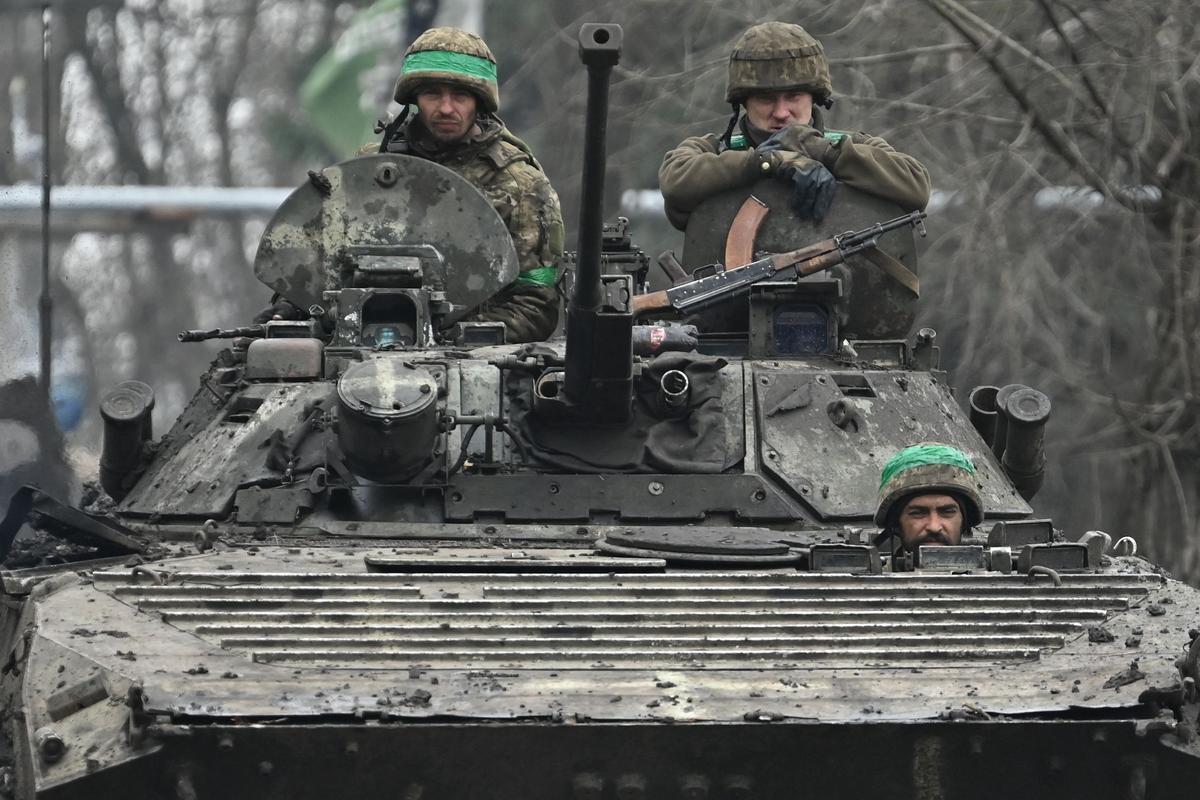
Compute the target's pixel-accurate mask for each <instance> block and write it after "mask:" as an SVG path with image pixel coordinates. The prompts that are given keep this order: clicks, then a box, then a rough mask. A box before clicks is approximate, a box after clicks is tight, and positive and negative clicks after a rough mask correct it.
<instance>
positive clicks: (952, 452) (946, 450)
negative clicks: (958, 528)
mask: <svg viewBox="0 0 1200 800" xmlns="http://www.w3.org/2000/svg"><path fill="white" fill-rule="evenodd" d="M940 493H945V494H951V495H953V496H955V497H957V498H958V499H959V502H960V504H961V505H962V507H963V509H962V510H963V516H964V517H965V523H966V525H965V528H972V527H974V526H976V525H978V524H979V523H980V522H983V500H982V499H981V498H980V496H979V489H978V487H977V485H976V483H975V466H974V465H973V464H972V463H971V461H970V459H968V458H967V456H966V454H965V453H963V452H962V451H961V450H959V449H958V448H956V447H950V446H948V445H944V444H937V443H932V442H928V443H923V444H917V445H913V446H912V447H906V448H904V449H903V450H901V451H900V452H899V453H897V454H896V455H894V456H892V458H891V459H889V460H888V462H887V464H885V465H884V467H883V473H882V475H881V476H880V479H879V504H878V505H877V506H876V507H875V524H876V525H878V526H879V527H881V528H886V527H889V526H892V525H895V522H896V517H897V515H898V514H899V512H900V511H901V509H902V508H903V506H904V503H905V502H906V501H907V500H908V499H909V498H910V497H912V496H913V495H919V494H940ZM964 530H965V529H964Z"/></svg>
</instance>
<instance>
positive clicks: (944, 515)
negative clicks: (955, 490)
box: [900, 494, 963, 552]
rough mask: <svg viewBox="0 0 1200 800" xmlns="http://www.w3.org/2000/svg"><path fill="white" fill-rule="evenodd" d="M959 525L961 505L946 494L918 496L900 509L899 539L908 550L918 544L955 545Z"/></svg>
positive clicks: (959, 528) (961, 523) (960, 523)
mask: <svg viewBox="0 0 1200 800" xmlns="http://www.w3.org/2000/svg"><path fill="white" fill-rule="evenodd" d="M962 527H963V515H962V508H961V507H959V505H958V501H957V500H956V499H954V498H953V497H951V496H950V495H948V494H922V495H917V496H915V497H913V498H910V499H909V501H908V502H907V503H905V504H904V508H902V509H900V538H901V540H903V542H904V548H905V549H906V550H908V551H909V552H912V551H914V550H915V549H916V548H917V547H919V546H920V545H926V546H928V545H945V544H958V543H959V542H961V541H962Z"/></svg>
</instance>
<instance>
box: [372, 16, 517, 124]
mask: <svg viewBox="0 0 1200 800" xmlns="http://www.w3.org/2000/svg"><path fill="white" fill-rule="evenodd" d="M496 77H497V70H496V57H495V56H493V55H492V51H491V50H490V49H489V48H488V46H487V43H486V42H484V41H483V39H481V38H479V37H478V36H476V35H475V34H473V33H468V32H467V31H464V30H460V29H458V28H430V29H429V30H427V31H425V32H424V33H422V34H421V35H420V36H418V37H417V38H416V41H414V42H413V43H412V44H411V45H409V46H408V50H406V51H404V64H403V65H402V66H401V67H400V78H399V80H397V81H396V91H395V94H394V97H395V98H396V102H397V103H400V104H401V105H408V104H410V103H415V102H416V99H417V91H418V90H419V89H420V87H421V86H423V85H425V84H428V83H435V82H438V83H454V84H458V85H460V86H465V87H466V88H467V89H470V90H471V91H472V92H473V93H474V94H475V95H476V96H477V97H479V99H480V101H482V103H483V107H484V109H485V110H486V111H488V112H489V113H491V114H495V113H496V112H497V111H498V110H500V87H499V85H498V84H497V82H496Z"/></svg>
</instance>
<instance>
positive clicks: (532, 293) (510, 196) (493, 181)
mask: <svg viewBox="0 0 1200 800" xmlns="http://www.w3.org/2000/svg"><path fill="white" fill-rule="evenodd" d="M388 150H389V151H390V152H402V153H408V154H410V155H415V156H419V157H421V158H426V159H429V160H430V161H434V162H436V163H438V164H441V165H442V166H444V167H447V168H448V169H452V170H454V171H455V172H457V173H458V174H459V175H462V176H463V177H464V178H466V179H467V180H468V181H470V182H471V184H472V185H473V186H475V187H476V188H477V189H479V191H481V192H483V194H484V196H485V197H487V199H488V200H490V201H491V203H492V207H493V208H495V209H496V212H497V213H498V214H499V215H500V218H501V219H502V220H504V224H505V226H507V227H508V232H509V234H511V235H512V240H513V245H514V246H515V248H516V251H517V261H518V263H519V264H520V267H521V274H520V275H519V276H518V277H517V279H516V281H514V282H513V283H511V284H509V285H508V286H506V287H505V288H504V289H502V290H501V291H500V292H498V293H497V294H496V295H495V296H494V297H492V298H491V299H490V300H488V301H487V302H486V303H484V304H483V305H482V306H480V307H479V309H478V310H477V311H476V312H475V313H474V315H473V316H472V317H471V319H476V320H482V321H488V322H503V323H504V326H505V329H506V338H507V341H509V342H534V341H541V340H543V339H546V338H548V337H549V336H550V335H551V334H552V333H553V332H554V328H555V326H557V324H558V306H559V303H558V290H557V282H558V274H559V262H560V261H561V260H562V253H563V221H562V210H561V209H560V207H559V203H558V195H557V194H556V193H555V192H554V188H553V187H552V186H551V185H550V181H549V179H548V178H547V177H546V173H545V172H543V171H542V167H541V165H540V164H539V163H538V162H537V159H535V158H534V157H533V153H532V152H530V150H529V146H528V145H526V144H525V143H524V142H522V141H521V140H520V139H518V138H517V137H516V136H514V135H513V134H512V133H510V132H509V130H508V129H507V128H506V127H504V124H503V123H502V122H500V121H499V120H498V119H496V118H494V117H485V118H481V119H480V120H479V122H478V124H477V130H476V131H475V132H474V133H472V134H470V135H468V136H467V138H465V139H463V140H462V141H459V142H455V143H453V144H451V145H449V146H447V145H445V144H443V143H441V142H437V141H436V140H435V139H434V138H433V137H432V136H430V135H429V132H428V130H427V129H426V128H425V126H424V125H423V124H422V123H421V120H420V118H419V117H414V118H413V119H412V120H411V121H409V122H408V124H407V125H406V126H405V128H404V130H403V132H402V134H401V137H400V138H399V139H398V140H397V141H395V142H393V144H392V145H391V146H390V147H389V148H388Z"/></svg>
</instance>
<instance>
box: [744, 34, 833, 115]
mask: <svg viewBox="0 0 1200 800" xmlns="http://www.w3.org/2000/svg"><path fill="white" fill-rule="evenodd" d="M789 89H791V90H800V91H804V92H808V93H809V94H811V95H812V96H813V101H814V102H815V103H817V104H819V105H823V106H825V107H827V108H828V106H829V103H830V100H831V98H832V97H833V82H832V80H831V79H830V77H829V62H828V61H826V60H825V50H824V48H823V47H821V43H820V42H818V41H817V40H816V39H814V38H813V37H812V36H811V35H810V34H809V33H808V31H806V30H804V28H801V27H800V26H799V25H795V24H792V23H790V22H763V23H761V24H759V25H755V26H754V27H752V28H750V29H749V30H747V31H746V32H745V33H743V34H742V35H741V37H740V38H739V39H738V40H737V43H736V44H735V45H734V46H733V52H732V53H730V54H729V77H728V80H727V82H726V84H725V100H726V101H727V102H729V103H732V104H735V105H736V104H739V103H742V102H743V101H745V99H746V97H747V95H750V94H754V93H755V92H782V91H787V90H789Z"/></svg>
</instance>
